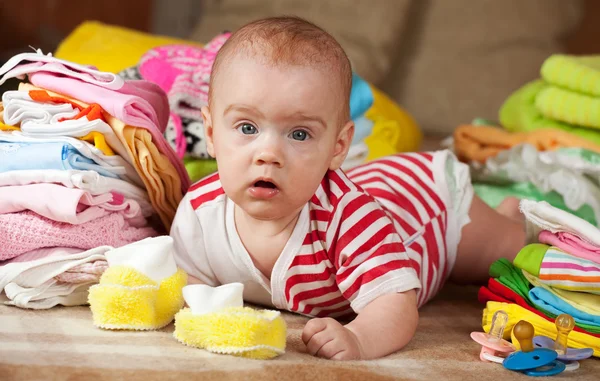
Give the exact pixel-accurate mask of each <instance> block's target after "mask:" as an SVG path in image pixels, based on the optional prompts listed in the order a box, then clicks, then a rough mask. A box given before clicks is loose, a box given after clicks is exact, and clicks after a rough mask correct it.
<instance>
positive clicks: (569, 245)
mask: <svg viewBox="0 0 600 381" xmlns="http://www.w3.org/2000/svg"><path fill="white" fill-rule="evenodd" d="M538 241H540V243H545V244H546V245H551V246H556V247H558V248H559V249H561V250H562V251H564V252H566V253H568V254H571V255H573V256H575V257H579V258H583V259H587V260H590V261H593V262H597V263H600V247H598V246H596V245H594V244H592V243H589V242H587V241H584V240H583V239H581V238H580V237H578V236H576V235H575V234H571V233H567V232H559V233H556V234H555V233H551V232H549V231H548V230H542V231H541V232H540V234H539V236H538Z"/></svg>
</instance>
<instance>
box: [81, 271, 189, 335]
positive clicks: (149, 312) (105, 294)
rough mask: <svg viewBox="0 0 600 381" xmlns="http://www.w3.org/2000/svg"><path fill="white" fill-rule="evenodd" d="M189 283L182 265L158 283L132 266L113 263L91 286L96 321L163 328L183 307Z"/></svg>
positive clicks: (119, 326)
mask: <svg viewBox="0 0 600 381" xmlns="http://www.w3.org/2000/svg"><path fill="white" fill-rule="evenodd" d="M186 284H187V274H186V273H185V271H183V270H181V269H178V270H177V272H176V273H174V274H173V275H171V276H170V277H167V278H165V279H163V280H162V282H161V283H160V284H157V283H156V282H155V281H153V280H152V279H150V278H149V277H147V276H146V275H144V274H142V273H140V272H139V271H137V270H135V269H134V268H132V267H128V266H111V267H109V268H108V269H107V270H106V271H105V272H104V274H102V277H100V282H99V283H98V284H97V285H94V286H92V287H90V290H89V296H88V302H89V303H90V309H91V310H92V315H93V321H94V325H95V326H97V327H100V328H104V329H132V330H153V329H159V328H162V327H164V326H166V325H167V324H169V323H170V322H171V321H173V318H174V316H175V314H176V313H177V311H179V310H180V309H181V308H182V307H183V304H184V300H183V294H182V289H183V287H184V286H185V285H186Z"/></svg>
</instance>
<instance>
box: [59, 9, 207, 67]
mask: <svg viewBox="0 0 600 381" xmlns="http://www.w3.org/2000/svg"><path fill="white" fill-rule="evenodd" d="M171 44H191V45H197V46H201V45H200V44H198V43H196V42H193V41H187V40H181V39H177V38H172V37H165V36H156V35H151V34H147V33H143V32H139V31H136V30H133V29H127V28H123V27H120V26H114V25H107V24H102V23H99V22H97V21H85V22H83V23H82V24H80V25H79V26H78V27H77V28H76V29H75V30H74V31H73V32H71V34H69V35H68V36H67V38H66V39H64V40H63V41H62V42H61V44H60V45H59V46H58V49H57V50H56V52H55V54H54V56H55V57H57V58H61V59H64V60H67V61H71V62H76V63H79V64H82V65H90V64H91V65H94V66H96V67H97V68H98V70H100V71H108V72H111V73H118V72H119V71H121V70H124V69H126V68H128V67H131V66H135V65H137V64H138V63H139V61H140V58H141V57H142V56H143V55H144V54H145V53H146V52H147V51H148V50H150V49H152V48H155V47H157V46H161V45H171Z"/></svg>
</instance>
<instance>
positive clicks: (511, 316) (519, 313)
mask: <svg viewBox="0 0 600 381" xmlns="http://www.w3.org/2000/svg"><path fill="white" fill-rule="evenodd" d="M499 310H503V311H504V312H506V313H507V314H508V322H507V324H506V327H505V328H504V339H506V340H508V339H512V343H513V344H514V345H515V346H516V347H517V348H519V341H518V340H516V339H515V338H514V337H513V336H512V329H513V327H514V326H515V324H517V323H518V322H519V320H526V321H528V322H529V323H531V324H533V327H534V328H535V334H536V335H541V336H547V337H550V338H553V339H554V338H556V334H557V333H558V332H557V330H556V326H555V325H554V323H552V322H549V321H548V320H546V319H544V318H542V317H541V316H538V315H536V314H535V313H533V312H531V311H528V310H526V309H525V308H523V307H521V306H519V305H518V304H514V303H501V302H487V303H486V306H485V308H484V310H483V318H482V323H481V324H482V326H483V330H484V331H485V332H489V331H490V329H491V328H492V318H493V316H494V313H495V312H496V311H499ZM567 345H568V347H570V348H592V349H593V350H594V356H595V357H600V340H599V339H598V338H597V337H594V336H591V335H587V334H585V333H581V332H577V331H571V333H570V334H569V338H568V343H567Z"/></svg>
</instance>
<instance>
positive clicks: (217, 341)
mask: <svg viewBox="0 0 600 381" xmlns="http://www.w3.org/2000/svg"><path fill="white" fill-rule="evenodd" d="M286 331H287V328H286V324H285V321H284V320H283V318H282V317H281V313H280V312H279V311H271V310H255V309H252V308H248V307H230V308H225V309H222V310H219V311H215V312H210V313H206V314H201V315H194V314H193V313H192V310H191V309H189V308H184V309H182V310H181V311H179V312H178V313H177V315H175V331H174V332H173V336H174V337H175V338H176V339H177V340H178V341H179V342H181V343H182V344H185V345H188V346H191V347H195V348H201V349H206V350H208V351H210V352H214V353H220V354H230V355H234V356H240V357H247V358H252V359H262V360H265V359H270V358H274V357H277V356H279V355H281V354H283V353H284V352H285V345H286V336H287V332H286Z"/></svg>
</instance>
